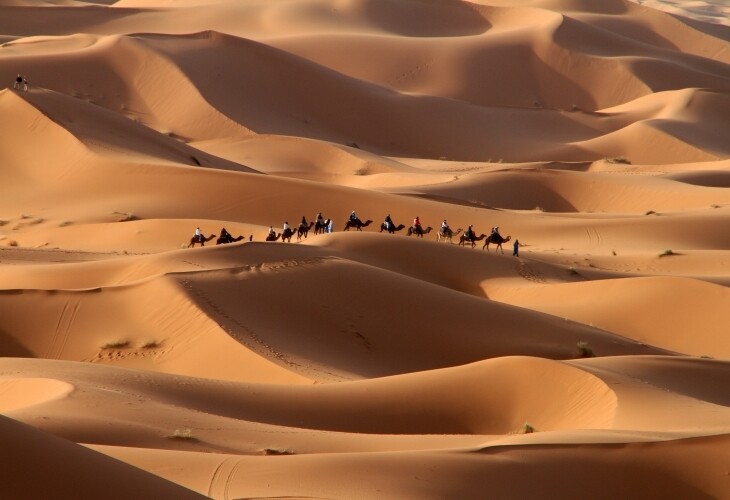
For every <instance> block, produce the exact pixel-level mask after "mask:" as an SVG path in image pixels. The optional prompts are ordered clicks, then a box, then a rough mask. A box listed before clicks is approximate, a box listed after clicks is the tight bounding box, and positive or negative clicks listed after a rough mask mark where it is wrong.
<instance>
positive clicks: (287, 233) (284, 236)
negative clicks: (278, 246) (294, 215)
mask: <svg viewBox="0 0 730 500" xmlns="http://www.w3.org/2000/svg"><path fill="white" fill-rule="evenodd" d="M294 233H295V231H294V230H293V229H292V228H287V229H284V232H283V233H281V241H284V240H286V241H288V242H289V243H291V237H292V236H294Z"/></svg>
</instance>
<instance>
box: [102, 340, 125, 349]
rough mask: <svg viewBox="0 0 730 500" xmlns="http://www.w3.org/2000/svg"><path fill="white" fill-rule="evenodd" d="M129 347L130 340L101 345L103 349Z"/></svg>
mask: <svg viewBox="0 0 730 500" xmlns="http://www.w3.org/2000/svg"><path fill="white" fill-rule="evenodd" d="M128 345H129V341H128V340H113V341H111V342H107V343H105V344H102V345H101V348H102V349H121V348H122V347H127V346H128Z"/></svg>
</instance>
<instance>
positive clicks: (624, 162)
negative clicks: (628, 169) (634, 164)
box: [605, 156, 631, 165]
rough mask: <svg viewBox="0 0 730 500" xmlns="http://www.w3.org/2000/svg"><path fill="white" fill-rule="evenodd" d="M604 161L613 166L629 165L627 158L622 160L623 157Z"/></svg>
mask: <svg viewBox="0 0 730 500" xmlns="http://www.w3.org/2000/svg"><path fill="white" fill-rule="evenodd" d="M605 161H606V163H611V164H613V165H631V161H630V160H629V159H628V158H624V157H623V156H615V157H613V158H606V159H605Z"/></svg>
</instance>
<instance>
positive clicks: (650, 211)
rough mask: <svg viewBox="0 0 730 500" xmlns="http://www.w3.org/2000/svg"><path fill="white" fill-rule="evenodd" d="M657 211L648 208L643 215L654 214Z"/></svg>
mask: <svg viewBox="0 0 730 500" xmlns="http://www.w3.org/2000/svg"><path fill="white" fill-rule="evenodd" d="M656 214H657V213H656V212H655V211H654V210H649V211H648V212H646V213H645V214H644V215H656Z"/></svg>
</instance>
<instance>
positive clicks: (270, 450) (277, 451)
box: [264, 448, 294, 455]
mask: <svg viewBox="0 0 730 500" xmlns="http://www.w3.org/2000/svg"><path fill="white" fill-rule="evenodd" d="M264 455H294V451H293V450H290V449H286V450H282V449H279V448H264Z"/></svg>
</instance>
